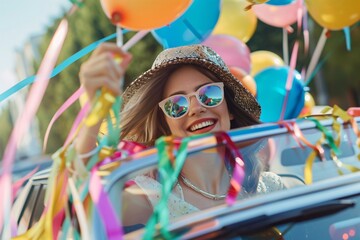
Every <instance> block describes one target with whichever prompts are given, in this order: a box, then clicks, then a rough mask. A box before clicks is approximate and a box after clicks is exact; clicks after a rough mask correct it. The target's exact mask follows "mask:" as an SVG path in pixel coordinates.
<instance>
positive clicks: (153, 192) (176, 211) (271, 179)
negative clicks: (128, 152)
mask: <svg viewBox="0 0 360 240" xmlns="http://www.w3.org/2000/svg"><path fill="white" fill-rule="evenodd" d="M134 181H135V183H136V184H137V185H138V186H139V187H140V188H141V189H142V190H143V191H144V192H145V194H146V196H147V198H148V200H149V202H150V204H151V205H152V207H153V208H154V207H155V205H156V204H157V203H158V201H159V200H160V194H161V184H160V183H159V182H158V181H156V180H155V179H153V178H150V177H148V176H143V175H141V176H137V177H135V179H134ZM284 188H285V186H284V184H283V182H282V180H281V178H280V177H279V176H278V175H276V174H275V173H272V172H263V173H262V174H261V175H260V179H259V183H258V186H257V193H260V194H264V193H269V192H274V191H278V190H281V189H284ZM168 207H169V213H170V220H172V219H175V218H177V217H180V216H183V215H185V214H189V213H192V212H196V211H199V209H198V208H197V207H195V206H193V205H192V204H190V203H188V202H186V201H185V200H184V194H183V192H182V189H181V188H180V187H178V186H175V188H174V190H173V193H172V194H170V197H169V201H168Z"/></svg>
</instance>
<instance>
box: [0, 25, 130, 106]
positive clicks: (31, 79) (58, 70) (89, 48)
mask: <svg viewBox="0 0 360 240" xmlns="http://www.w3.org/2000/svg"><path fill="white" fill-rule="evenodd" d="M126 32H128V30H123V33H126ZM115 37H116V34H115V33H113V34H111V35H109V36H107V37H104V38H102V39H100V40H97V41H95V42H93V43H91V44H89V45H88V46H87V47H85V48H83V49H81V50H80V51H78V52H77V53H75V54H74V55H72V56H70V57H69V58H67V59H66V60H64V61H63V62H61V63H60V64H59V65H57V66H56V67H55V68H54V70H53V71H52V73H51V75H50V78H53V77H55V76H56V75H58V74H59V73H61V72H62V71H63V70H64V69H66V68H67V67H68V66H70V65H71V64H73V63H74V62H76V61H77V60H79V59H80V58H82V57H83V56H85V55H86V54H88V53H90V52H92V51H93V50H94V49H95V48H97V46H98V45H99V44H100V43H103V42H106V41H109V40H111V39H113V38H115ZM35 78H36V76H30V77H27V78H25V79H23V80H21V81H20V82H18V83H17V84H15V85H14V86H12V87H11V88H9V89H8V90H6V91H5V92H2V93H1V94H0V102H2V101H3V100H5V99H7V98H8V97H10V96H11V95H13V94H14V93H16V92H18V91H20V90H21V89H23V88H24V87H26V86H28V85H30V84H31V83H33V82H34V81H35V80H36V79H35Z"/></svg>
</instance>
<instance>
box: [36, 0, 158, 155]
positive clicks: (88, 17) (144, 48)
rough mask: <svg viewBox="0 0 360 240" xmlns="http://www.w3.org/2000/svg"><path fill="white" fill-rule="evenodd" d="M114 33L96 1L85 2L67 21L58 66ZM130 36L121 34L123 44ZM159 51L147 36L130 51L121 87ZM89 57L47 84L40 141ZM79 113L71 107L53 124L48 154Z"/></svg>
mask: <svg viewBox="0 0 360 240" xmlns="http://www.w3.org/2000/svg"><path fill="white" fill-rule="evenodd" d="M60 19H61V17H60V18H59V19H56V20H55V21H54V24H53V25H52V27H50V28H49V29H48V31H47V33H46V35H45V36H44V40H43V43H42V45H41V52H42V53H45V51H46V48H47V46H48V45H49V42H50V40H51V38H52V36H53V34H54V31H55V30H56V27H57V26H58V23H59V21H60ZM114 32H115V26H113V25H112V24H111V23H110V21H109V19H107V17H106V16H105V14H104V12H103V11H102V8H101V6H100V2H99V1H98V0H87V1H86V2H85V4H84V7H82V8H80V9H78V11H77V12H75V13H74V14H73V15H71V16H70V17H69V31H68V34H67V38H66V40H65V43H64V46H63V48H62V50H61V54H60V56H59V60H58V63H60V62H62V61H63V60H65V59H67V58H68V57H70V56H71V55H73V54H75V53H76V52H78V51H79V50H81V49H83V48H85V47H86V46H88V45H89V44H91V43H93V42H95V41H97V40H99V39H101V38H104V37H105V36H108V35H110V34H113V33H114ZM132 35H134V33H133V32H129V33H127V34H125V36H124V40H125V41H127V40H128V39H129V38H130V37H131V36H132ZM160 51H161V46H160V45H159V44H158V43H157V42H156V41H155V39H154V38H153V37H152V36H151V35H150V34H149V35H148V36H146V37H144V39H142V40H141V41H140V42H139V43H137V44H136V45H135V46H134V47H133V48H132V49H130V52H131V53H132V54H133V56H134V58H133V62H132V64H131V65H130V67H129V70H128V71H127V73H126V76H125V85H128V84H129V83H130V82H131V81H132V80H133V79H134V78H135V77H136V76H138V75H139V74H140V73H142V72H144V71H145V70H147V69H148V68H150V67H151V64H152V61H153V59H154V58H155V56H156V55H157V53H158V52H160ZM89 55H90V54H88V55H87V56H85V57H83V58H82V59H80V60H78V61H77V62H75V63H73V64H72V65H70V66H69V67H68V68H66V69H65V70H64V71H62V72H61V73H60V74H59V75H58V76H56V77H54V78H53V79H51V80H50V83H49V85H48V89H47V91H46V93H45V96H44V99H43V102H42V104H41V106H40V109H39V112H38V117H39V121H40V132H41V133H40V135H41V137H42V138H43V137H44V134H45V131H46V127H47V126H48V124H49V122H50V119H51V118H52V116H53V115H54V114H55V112H56V111H57V109H59V107H60V106H61V105H62V104H63V103H64V102H65V100H66V99H67V98H69V97H70V96H71V94H73V93H74V92H75V91H76V89H77V88H79V79H78V72H79V68H80V65H81V63H83V62H84V61H85V60H86V59H88V57H89ZM79 110H80V105H79V104H74V106H72V107H71V108H69V109H68V110H67V111H66V112H65V113H64V114H63V115H62V116H61V117H60V118H59V119H58V121H57V122H56V123H55V124H54V126H53V128H52V130H51V132H50V137H49V142H48V147H47V152H48V153H52V152H54V151H56V150H57V149H58V148H59V147H61V145H62V144H63V143H64V141H65V139H66V137H67V135H68V133H69V131H70V129H71V126H72V124H73V121H74V119H75V117H76V115H77V113H78V112H79Z"/></svg>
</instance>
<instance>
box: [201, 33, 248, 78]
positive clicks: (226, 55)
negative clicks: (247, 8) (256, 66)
mask: <svg viewBox="0 0 360 240" xmlns="http://www.w3.org/2000/svg"><path fill="white" fill-rule="evenodd" d="M202 44H203V45H205V46H208V47H211V48H212V49H214V51H215V52H216V53H217V54H219V55H220V57H221V58H222V59H223V60H224V62H225V63H226V65H228V66H229V67H239V68H241V69H242V70H244V71H245V72H246V73H250V68H251V66H250V62H251V60H250V50H249V48H248V46H246V44H245V43H243V42H242V41H240V40H239V39H237V38H236V37H233V36H229V35H225V34H216V35H211V36H210V37H208V38H207V39H206V40H205V41H204V42H203V43H202Z"/></svg>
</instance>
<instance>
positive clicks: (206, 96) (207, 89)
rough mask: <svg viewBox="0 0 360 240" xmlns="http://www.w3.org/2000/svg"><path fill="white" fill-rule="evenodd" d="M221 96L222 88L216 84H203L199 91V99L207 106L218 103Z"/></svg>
mask: <svg viewBox="0 0 360 240" xmlns="http://www.w3.org/2000/svg"><path fill="white" fill-rule="evenodd" d="M222 98H223V93H222V89H221V88H220V87H219V86H216V85H210V86H204V87H203V88H201V89H200V91H199V100H200V101H201V102H202V103H203V104H204V105H205V106H208V107H214V106H217V105H219V104H220V103H221V100H222Z"/></svg>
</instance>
